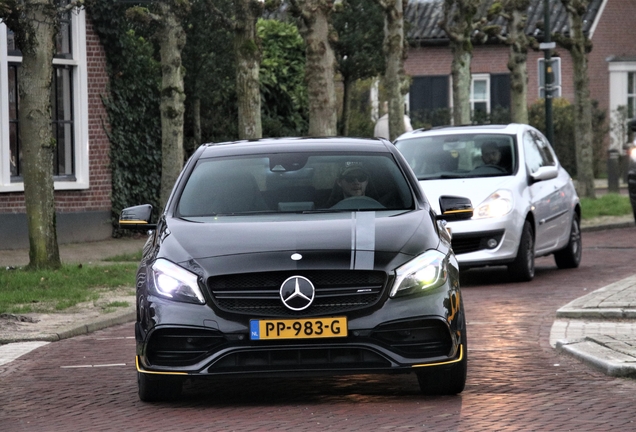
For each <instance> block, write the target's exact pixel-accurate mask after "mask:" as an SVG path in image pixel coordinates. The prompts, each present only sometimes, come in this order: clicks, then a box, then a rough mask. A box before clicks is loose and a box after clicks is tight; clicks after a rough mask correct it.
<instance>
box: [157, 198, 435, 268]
mask: <svg viewBox="0 0 636 432" xmlns="http://www.w3.org/2000/svg"><path fill="white" fill-rule="evenodd" d="M433 227H434V223H433V222H432V221H431V214H430V213H429V212H426V211H424V210H416V211H410V212H404V213H396V212H353V213H337V214H315V215H285V216H282V215H280V214H279V215H275V216H272V217H267V216H236V217H224V218H218V219H214V220H212V219H210V220H208V221H205V222H193V221H186V220H181V219H169V220H168V221H167V225H166V228H167V229H166V230H165V232H164V234H163V235H161V236H160V238H161V241H160V248H159V251H158V255H157V256H158V257H164V258H167V259H169V260H171V261H173V262H177V263H181V264H182V265H184V266H186V267H194V268H196V267H198V266H200V267H202V268H204V269H205V272H206V273H208V274H218V273H228V272H234V271H242V272H245V271H246V269H248V270H249V271H267V270H277V269H279V270H280V269H297V268H302V267H303V266H305V268H349V269H373V268H379V267H385V266H387V265H389V264H390V263H391V265H396V264H395V261H402V262H403V261H405V260H408V259H411V258H412V257H413V256H414V255H418V254H420V253H422V252H424V251H425V250H427V249H432V248H435V247H437V246H438V243H439V237H438V235H437V232H436V231H435V229H434V228H433ZM166 233H167V234H166ZM293 254H300V255H301V256H302V258H300V259H299V257H298V256H296V257H295V258H292V255H293Z"/></svg>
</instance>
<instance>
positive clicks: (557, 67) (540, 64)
mask: <svg viewBox="0 0 636 432" xmlns="http://www.w3.org/2000/svg"><path fill="white" fill-rule="evenodd" d="M551 60H552V74H553V75H554V82H553V83H552V97H553V98H557V97H561V93H562V84H561V58H560V57H552V59H551ZM537 68H538V69H537V71H538V72H537V76H538V77H539V89H538V94H539V98H540V99H544V98H545V58H539V59H537Z"/></svg>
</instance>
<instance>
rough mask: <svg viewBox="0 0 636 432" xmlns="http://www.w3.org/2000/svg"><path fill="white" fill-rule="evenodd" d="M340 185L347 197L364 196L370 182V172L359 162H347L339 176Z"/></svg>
mask: <svg viewBox="0 0 636 432" xmlns="http://www.w3.org/2000/svg"><path fill="white" fill-rule="evenodd" d="M337 182H338V185H339V186H340V187H341V188H342V192H343V193H344V196H345V198H349V197H354V196H364V194H365V193H366V190H367V185H368V184H369V174H368V173H367V171H366V169H365V168H364V166H363V165H362V163H359V162H347V163H346V164H345V166H344V168H343V169H342V171H341V172H340V176H339V177H338V180H337Z"/></svg>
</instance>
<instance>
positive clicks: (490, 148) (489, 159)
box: [481, 141, 501, 165]
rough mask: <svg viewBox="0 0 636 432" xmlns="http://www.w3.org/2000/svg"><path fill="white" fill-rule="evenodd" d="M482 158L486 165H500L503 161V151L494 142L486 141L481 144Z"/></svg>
mask: <svg viewBox="0 0 636 432" xmlns="http://www.w3.org/2000/svg"><path fill="white" fill-rule="evenodd" d="M481 160H483V161H484V165H499V163H500V162H501V151H500V150H499V147H498V146H497V144H496V143H494V142H492V141H491V142H485V143H483V144H482V145H481Z"/></svg>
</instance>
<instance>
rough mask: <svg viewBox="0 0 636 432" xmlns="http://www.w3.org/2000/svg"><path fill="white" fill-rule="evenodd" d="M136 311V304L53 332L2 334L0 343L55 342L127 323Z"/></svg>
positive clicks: (131, 319) (133, 317) (132, 319)
mask: <svg viewBox="0 0 636 432" xmlns="http://www.w3.org/2000/svg"><path fill="white" fill-rule="evenodd" d="M135 317H136V312H135V308H134V306H130V307H127V308H125V309H121V310H116V311H114V312H110V313H108V314H104V315H103V316H99V317H97V318H91V319H89V320H86V321H84V322H78V323H75V324H72V325H70V326H66V327H62V328H61V329H59V331H53V332H40V333H33V334H26V335H20V334H13V335H6V334H5V335H0V345H1V344H9V343H14V342H33V341H46V342H55V341H59V340H62V339H68V338H71V337H74V336H79V335H84V334H88V333H92V332H95V331H97V330H102V329H105V328H108V327H111V326H114V325H119V324H125V323H128V322H132V321H134V320H135Z"/></svg>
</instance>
